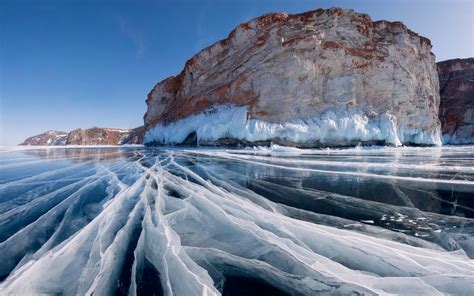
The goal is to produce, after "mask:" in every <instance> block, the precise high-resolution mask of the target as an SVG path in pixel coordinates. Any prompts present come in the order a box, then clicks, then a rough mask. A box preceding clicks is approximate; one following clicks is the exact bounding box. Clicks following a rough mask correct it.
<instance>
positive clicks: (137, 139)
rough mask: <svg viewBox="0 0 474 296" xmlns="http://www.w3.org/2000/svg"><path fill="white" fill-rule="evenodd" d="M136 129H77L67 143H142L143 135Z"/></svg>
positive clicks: (70, 134)
mask: <svg viewBox="0 0 474 296" xmlns="http://www.w3.org/2000/svg"><path fill="white" fill-rule="evenodd" d="M141 130H142V128H136V129H116V128H96V127H95V128H90V129H85V130H83V129H75V130H73V131H71V132H70V133H69V135H68V137H67V143H66V145H123V144H141V143H142V142H143V137H142V134H143V133H141V132H140V131H141Z"/></svg>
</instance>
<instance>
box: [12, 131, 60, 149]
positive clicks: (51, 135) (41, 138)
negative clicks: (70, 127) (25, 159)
mask: <svg viewBox="0 0 474 296" xmlns="http://www.w3.org/2000/svg"><path fill="white" fill-rule="evenodd" d="M66 140H67V133H66V132H60V131H53V130H51V131H47V132H44V133H42V134H39V135H36V136H32V137H29V138H27V139H26V140H25V141H24V142H23V143H21V144H20V145H24V146H61V145H66Z"/></svg>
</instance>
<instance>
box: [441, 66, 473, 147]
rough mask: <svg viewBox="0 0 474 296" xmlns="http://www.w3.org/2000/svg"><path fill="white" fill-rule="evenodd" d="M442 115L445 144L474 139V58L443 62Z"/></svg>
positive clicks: (469, 141)
mask: <svg viewBox="0 0 474 296" xmlns="http://www.w3.org/2000/svg"><path fill="white" fill-rule="evenodd" d="M437 65H438V73H439V81H440V94H441V103H440V107H439V118H440V120H441V128H442V132H443V142H444V143H445V144H473V143H474V58H469V59H453V60H448V61H443V62H439V63H438V64H437Z"/></svg>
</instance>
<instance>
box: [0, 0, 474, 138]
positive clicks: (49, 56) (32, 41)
mask: <svg viewBox="0 0 474 296" xmlns="http://www.w3.org/2000/svg"><path fill="white" fill-rule="evenodd" d="M473 1H474V0H464V1H462V0H458V1H456V0H418V1H417V0H411V1H409V0H399V1H380V0H368V1H364V0H359V1H356V0H353V1H347V0H346V1H315V0H312V1H309V0H286V1H279V0H242V1H236V0H235V1H232V0H221V1H206V0H203V1H197V0H194V1H193V0H187V1H132V0H129V1H111V0H110V1H106V0H102V1H92V0H83V1H79V0H77V1H73V0H56V1H48V0H44V1H35V0H30V1H21V0H18V1H10V0H1V1H0V145H14V144H17V143H19V142H20V141H22V140H23V139H24V138H25V137H27V136H30V135H34V134H37V133H40V132H43V131H46V130H49V129H56V130H64V131H68V130H71V129H74V128H78V127H82V128H89V127H93V126H100V127H135V126H139V125H141V124H142V116H143V114H144V112H145V110H146V104H145V99H146V95H147V94H148V92H149V90H150V89H151V88H152V87H153V86H154V85H155V83H157V82H158V81H160V80H161V79H164V78H166V77H167V76H170V75H175V74H177V73H179V71H180V70H181V69H182V67H183V65H184V62H185V61H186V60H187V59H189V58H190V57H191V56H192V55H193V54H194V53H196V52H197V51H199V50H200V49H201V48H203V47H205V46H208V45H210V44H212V43H214V42H215V41H217V40H220V39H222V38H224V37H226V36H227V34H228V33H229V31H230V30H232V29H233V28H234V27H235V26H237V25H238V24H239V23H242V22H244V21H247V20H249V19H252V18H254V17H257V16H259V15H261V14H265V13H268V12H290V13H298V12H303V11H307V10H312V9H316V8H328V7H334V6H337V7H343V8H352V9H354V10H356V11H358V12H365V13H368V14H369V15H370V16H371V17H372V19H374V20H378V19H386V20H400V21H403V22H404V23H405V24H406V25H407V26H408V27H409V28H411V29H412V30H414V31H415V32H418V33H419V34H421V35H423V36H426V37H428V38H429V39H431V41H432V43H433V45H434V48H433V51H434V53H435V54H436V56H437V60H438V61H440V60H445V59H450V58H456V57H472V56H474V39H473V38H474V28H473V27H474V23H473V19H474V11H473V10H474V4H473Z"/></svg>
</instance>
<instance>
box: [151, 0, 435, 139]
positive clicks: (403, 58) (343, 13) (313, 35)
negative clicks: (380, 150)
mask: <svg viewBox="0 0 474 296" xmlns="http://www.w3.org/2000/svg"><path fill="white" fill-rule="evenodd" d="M438 91H439V83H438V74H437V71H436V65H435V58H434V55H433V54H432V53H431V43H430V41H429V40H428V39H426V38H424V37H421V36H419V35H417V34H416V33H414V32H412V31H410V30H409V29H407V28H406V27H405V25H403V24H402V23H400V22H388V21H375V22H374V21H372V20H371V19H370V17H369V16H368V15H366V14H360V13H355V12H353V11H352V10H345V9H339V8H332V9H328V10H323V9H319V10H315V11H310V12H306V13H302V14H295V15H291V14H286V13H271V14H267V15H264V16H261V17H259V18H256V19H253V20H251V21H249V22H247V23H244V24H241V25H239V26H238V27H237V28H236V29H234V30H233V31H232V32H231V33H230V34H229V36H228V38H226V39H224V40H221V41H219V42H217V43H215V44H213V45H211V46H210V47H208V48H205V49H203V50H202V51H200V52H199V53H198V54H196V55H195V56H194V57H193V58H191V59H190V60H189V61H187V62H186V64H185V67H184V69H183V71H182V72H181V73H180V74H179V75H178V76H172V77H169V78H167V79H165V80H163V81H161V82H159V83H158V84H157V85H156V86H155V87H154V88H153V89H152V91H151V92H150V94H149V95H148V98H147V100H146V102H147V105H148V109H147V112H146V114H145V116H144V122H145V129H146V134H145V142H146V143H158V144H177V143H181V142H183V141H184V140H185V139H186V138H187V137H188V136H189V135H190V134H191V133H193V132H195V133H196V137H197V142H198V143H201V144H203V143H205V144H216V143H219V141H220V140H222V139H234V140H237V141H241V142H255V143H257V142H258V143H259V142H261V141H263V142H265V141H273V142H277V143H283V144H293V145H295V146H305V147H306V146H318V145H323V146H324V145H328V146H339V145H352V144H354V143H358V142H366V143H369V142H372V141H376V142H382V143H387V144H394V145H400V144H422V145H437V144H440V136H439V130H440V122H439V119H438V106H439V92H438ZM239 107H243V108H244V109H245V112H243V113H242V112H240V110H241V109H238V110H239V111H238V112H237V111H232V110H233V109H235V108H239ZM241 113H242V114H241ZM208 116H211V117H212V126H206V127H204V126H205V125H206V122H209V120H207V119H206V118H207V117H208ZM229 116H234V117H232V118H231V117H229ZM201 119H202V120H201Z"/></svg>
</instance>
